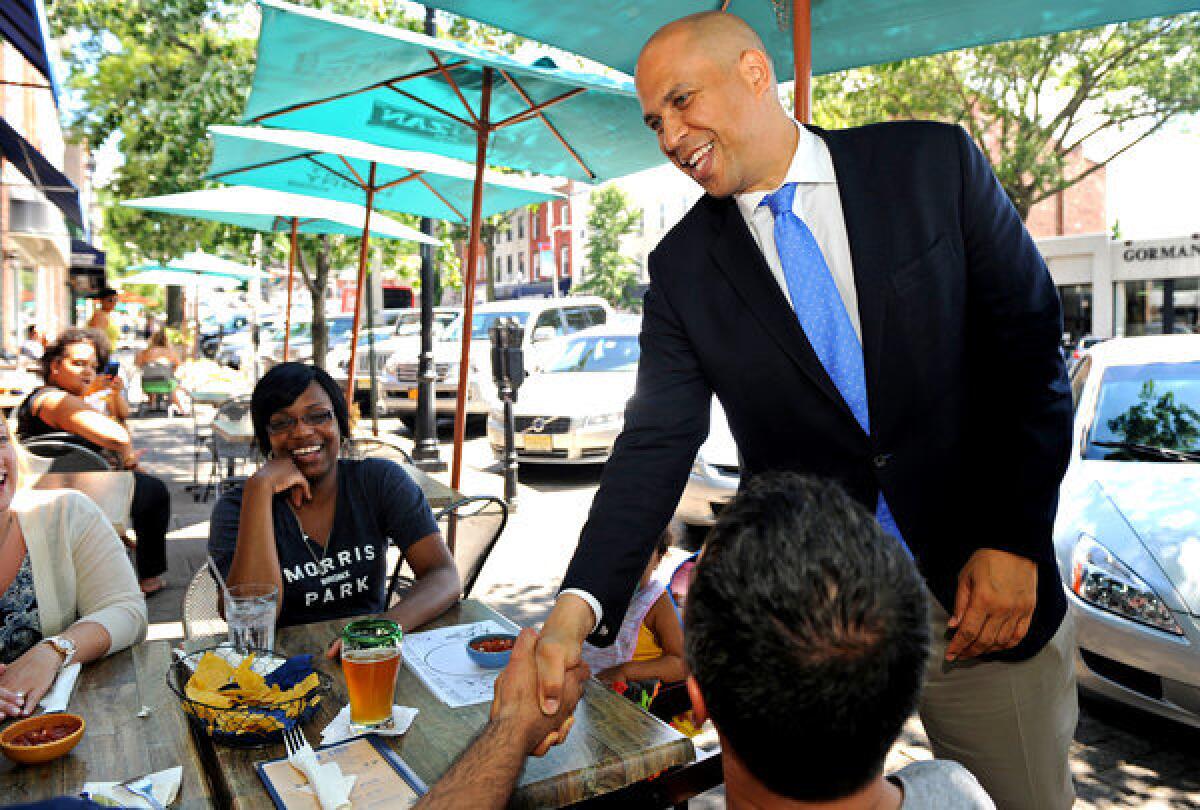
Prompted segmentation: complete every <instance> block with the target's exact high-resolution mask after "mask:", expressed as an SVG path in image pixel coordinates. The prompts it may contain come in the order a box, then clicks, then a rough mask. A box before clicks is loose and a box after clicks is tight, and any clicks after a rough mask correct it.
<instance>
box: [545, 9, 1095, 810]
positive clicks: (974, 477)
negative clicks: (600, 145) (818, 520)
mask: <svg viewBox="0 0 1200 810" xmlns="http://www.w3.org/2000/svg"><path fill="white" fill-rule="evenodd" d="M636 79H637V91H638V98H639V100H640V101H641V105H642V110H643V113H644V119H645V122H646V125H647V127H649V129H650V130H651V131H652V132H653V133H654V134H655V135H656V136H657V137H658V141H659V145H660V146H661V148H662V151H663V153H664V154H665V155H666V156H667V157H668V158H669V159H670V161H671V162H672V163H674V164H675V166H676V167H678V168H679V170H680V171H682V172H684V173H685V174H687V175H688V176H689V177H691V178H692V179H693V180H695V181H696V182H697V183H698V184H699V185H700V186H702V187H703V188H704V190H705V192H706V194H705V196H704V197H702V198H701V199H700V200H699V202H697V203H696V205H695V206H694V207H693V208H692V209H691V211H689V212H688V214H687V215H686V216H685V217H684V218H683V220H682V221H681V222H680V223H679V224H678V225H676V226H675V227H674V228H673V229H672V230H671V232H670V233H668V234H667V235H666V236H665V237H663V239H662V241H661V242H660V243H659V245H658V247H657V248H656V249H655V251H654V252H653V253H652V254H651V256H650V288H649V290H648V291H647V293H646V297H645V317H644V320H643V324H642V335H641V343H642V355H641V362H640V366H639V369H638V379H637V390H636V393H635V395H634V397H633V399H632V400H631V401H630V403H629V406H628V409H627V411H626V414H625V427H624V430H623V432H622V434H621V436H620V437H619V438H618V440H617V443H616V446H615V449H614V452H613V455H612V458H611V459H610V460H609V462H608V464H607V465H606V467H605V471H604V475H603V478H602V479H601V483H600V488H599V491H598V492H597V493H596V497H595V500H594V502H593V505H592V509H591V513H590V515H589V518H588V521H587V524H586V526H585V527H584V529H583V533H582V536H581V538H580V542H579V547H578V549H577V551H576V553H575V556H574V558H573V560H572V562H571V565H570V567H569V569H568V571H567V573H566V576H565V578H564V581H563V588H562V591H561V592H560V595H559V597H558V601H557V603H556V604H555V607H554V610H553V611H552V613H551V615H550V617H549V619H548V620H547V622H546V625H545V627H544V629H543V632H542V635H541V640H540V642H539V644H538V665H539V684H540V689H541V692H542V695H543V702H544V706H543V708H544V710H545V711H547V712H552V711H554V708H555V705H556V698H557V695H558V694H559V691H560V687H559V684H560V682H561V679H562V677H563V673H564V672H565V671H567V670H569V669H570V668H572V667H574V666H576V665H577V664H578V662H579V652H580V645H581V643H582V642H583V641H584V640H585V638H586V639H587V640H588V641H589V642H591V643H592V644H596V645H600V646H604V645H607V644H611V643H612V642H613V640H614V638H616V637H617V636H618V635H619V634H620V631H621V627H622V623H623V619H624V616H625V610H626V606H627V604H628V602H629V599H630V595H631V593H632V592H633V589H634V586H635V585H636V584H637V581H638V575H639V572H641V571H642V568H643V566H644V565H645V563H646V561H647V559H648V558H649V556H650V551H651V548H652V547H653V544H654V538H655V537H656V535H657V534H658V533H659V532H660V531H661V530H662V528H663V526H664V525H665V524H666V523H667V521H668V519H669V518H670V517H671V514H672V512H673V510H674V508H675V506H676V504H677V502H678V500H679V496H680V493H681V491H682V489H683V486H684V484H685V483H686V481H687V476H688V471H689V469H690V467H691V465H692V462H693V459H694V457H695V454H696V450H697V448H698V447H699V446H700V444H701V442H702V441H703V439H704V437H705V435H706V433H707V429H708V424H709V402H710V400H711V397H712V396H713V394H715V395H716V396H717V398H718V399H720V401H721V404H722V405H723V407H724V410H725V413H726V415H727V417H728V420H729V425H730V428H731V430H732V432H733V435H734V438H735V439H736V440H737V443H738V448H739V450H740V452H741V455H742V459H743V468H742V475H743V478H748V477H749V476H752V475H754V474H756V473H759V472H763V471H767V470H790V471H795V472H800V473H807V474H810V475H816V476H820V477H824V478H830V479H834V480H836V481H838V482H839V483H840V484H841V485H842V486H843V487H844V488H845V489H846V490H847V491H848V492H849V493H850V494H851V495H852V496H853V497H854V498H856V499H857V500H858V501H859V502H861V503H862V504H863V505H864V506H866V507H867V508H868V509H869V510H871V512H872V513H873V514H874V515H875V516H876V518H877V519H878V520H879V522H880V524H881V526H882V527H883V528H884V530H885V532H886V534H887V536H888V537H889V538H890V541H891V542H895V543H900V544H902V545H903V547H904V549H905V550H906V551H907V552H908V553H909V554H911V555H912V557H913V558H914V560H915V561H916V563H917V565H918V567H919V569H920V571H921V573H922V575H923V576H924V578H925V582H926V585H927V587H928V588H929V590H930V592H931V594H932V596H933V599H932V600H931V601H932V603H933V605H934V609H933V612H932V615H931V621H932V622H933V629H934V638H935V639H937V640H939V642H940V643H939V644H938V645H937V646H936V648H935V653H936V654H935V656H934V663H933V665H931V667H930V669H929V671H928V673H927V681H926V685H925V689H924V693H923V698H922V702H921V706H920V712H921V717H922V720H923V721H924V725H925V728H926V731H927V732H928V733H929V737H930V739H931V741H932V743H933V748H934V753H935V754H936V755H937V756H938V757H941V758H948V759H954V760H957V761H959V762H961V763H962V764H964V765H966V766H967V767H968V768H969V769H970V770H971V771H972V772H973V773H974V774H975V776H976V777H977V778H978V779H979V781H980V782H981V783H982V784H983V786H984V787H985V788H986V789H987V790H988V792H989V793H991V794H992V796H993V798H995V800H996V802H997V804H998V806H1000V807H1001V808H1029V809H1030V810H1034V809H1035V808H1036V810H1054V809H1055V808H1066V807H1069V806H1070V805H1071V803H1072V800H1073V790H1072V786H1071V777H1070V770H1069V768H1068V746H1069V743H1070V740H1071V736H1072V733H1073V731H1074V727H1075V720H1076V717H1077V712H1078V709H1077V705H1076V697H1075V685H1074V681H1073V674H1072V668H1071V660H1072V647H1073V643H1074V641H1073V635H1072V629H1071V626H1070V622H1069V620H1064V616H1065V610H1066V603H1065V598H1064V596H1063V591H1062V587H1061V585H1060V583H1059V578H1058V572H1057V570H1056V566H1055V560H1054V553H1053V547H1052V544H1051V528H1052V525H1053V521H1054V513H1055V509H1056V506H1057V497H1058V495H1057V493H1058V486H1059V482H1060V480H1061V478H1062V475H1063V473H1064V471H1065V469H1066V465H1067V460H1068V454H1069V451H1070V429H1071V399H1070V391H1069V387H1068V385H1067V379H1066V374H1065V370H1064V367H1063V361H1062V356H1061V354H1060V353H1059V350H1058V343H1059V339H1060V335H1061V334H1062V329H1061V312H1060V308H1059V302H1058V297H1057V295H1056V293H1055V290H1054V285H1053V284H1052V282H1051V279H1050V276H1049V273H1048V272H1047V270H1046V266H1045V263H1044V262H1043V260H1042V258H1041V256H1040V255H1039V254H1038V251H1037V249H1036V247H1035V246H1034V244H1033V241H1032V239H1031V238H1030V236H1029V234H1028V233H1027V232H1026V230H1025V228H1024V226H1023V224H1022V222H1021V219H1020V217H1019V216H1018V214H1017V212H1016V210H1015V209H1014V208H1013V206H1012V205H1011V203H1010V202H1009V200H1008V198H1007V196H1006V195H1005V193H1004V191H1003V189H1002V188H1001V187H1000V185H999V183H998V182H997V181H996V178H995V176H994V175H993V174H992V172H991V170H990V168H989V166H988V162H987V160H986V158H985V157H984V156H983V155H982V154H981V153H980V152H979V150H978V149H977V148H976V147H975V145H974V144H973V143H972V141H971V140H970V138H969V137H968V136H967V135H966V133H965V132H963V130H962V129H961V128H959V127H954V126H947V125H942V124H935V123H926V122H905V123H890V124H878V125H874V126H869V127H862V128H859V129H852V130H844V131H837V132H833V131H823V130H821V129H818V128H816V127H807V126H799V125H797V124H796V123H795V122H794V121H793V120H792V119H791V117H790V116H789V115H788V113H787V112H786V111H785V110H784V109H783V107H782V105H781V104H780V102H779V97H778V91H777V87H776V83H775V76H774V72H773V67H772V64H771V61H770V58H769V57H768V56H767V54H766V53H765V51H764V49H763V46H762V44H761V42H760V41H759V39H758V37H757V36H756V35H755V34H754V32H753V31H752V30H750V29H749V27H747V26H746V25H745V24H744V23H742V22H741V21H740V20H738V19H737V18H736V17H733V16H731V15H727V14H721V13H708V14H701V15H695V16H691V17H687V18H684V19H682V20H679V21H676V22H674V23H672V24H670V25H668V26H666V27H665V28H663V29H662V30H660V31H659V32H657V33H656V34H655V35H654V36H653V37H652V38H651V40H650V42H648V43H647V44H646V46H645V48H644V49H643V51H642V53H641V56H640V58H639V60H638V65H637V74H636ZM770 620H771V619H770V617H769V616H764V617H763V621H764V622H769V621H770ZM749 643H750V641H749V640H748V644H749ZM731 654H737V652H736V651H731ZM767 699H769V696H767ZM797 733H803V730H802V729H798V730H797Z"/></svg>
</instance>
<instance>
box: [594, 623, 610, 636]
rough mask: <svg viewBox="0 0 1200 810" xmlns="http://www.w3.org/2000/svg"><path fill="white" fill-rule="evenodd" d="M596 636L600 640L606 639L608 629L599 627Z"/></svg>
mask: <svg viewBox="0 0 1200 810" xmlns="http://www.w3.org/2000/svg"><path fill="white" fill-rule="evenodd" d="M596 635H598V636H600V638H607V637H608V628H607V627H605V626H603V625H601V626H600V627H598V628H596Z"/></svg>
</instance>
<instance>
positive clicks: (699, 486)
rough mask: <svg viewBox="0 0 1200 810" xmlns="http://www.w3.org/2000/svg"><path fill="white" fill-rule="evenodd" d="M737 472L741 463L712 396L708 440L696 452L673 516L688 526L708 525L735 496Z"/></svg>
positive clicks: (739, 475)
mask: <svg viewBox="0 0 1200 810" xmlns="http://www.w3.org/2000/svg"><path fill="white" fill-rule="evenodd" d="M741 473H742V471H741V460H740V459H739V458H738V450H737V445H736V444H735V443H734V441H733V434H731V433H730V432H729V423H728V422H727V421H726V420H725V411H724V409H722V408H721V403H720V402H718V401H717V399H716V397H713V401H712V412H711V417H710V420H709V426H708V438H707V439H705V440H704V444H702V445H700V450H699V451H698V452H697V453H696V460H695V461H694V462H693V463H692V469H691V472H689V473H688V480H687V485H686V486H684V488H683V496H682V497H681V498H680V499H679V506H677V507H676V508H675V516H676V517H677V518H679V519H680V520H682V521H683V522H684V523H685V524H687V525H688V526H712V525H713V524H714V523H716V522H717V516H718V515H720V514H721V510H722V509H724V508H725V505H726V504H727V503H729V502H730V501H731V500H733V496H734V495H736V494H737V489H738V483H739V482H740V481H741Z"/></svg>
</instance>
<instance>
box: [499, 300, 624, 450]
mask: <svg viewBox="0 0 1200 810" xmlns="http://www.w3.org/2000/svg"><path fill="white" fill-rule="evenodd" d="M639 328H640V327H639V326H638V325H637V323H630V324H627V325H625V326H622V325H619V324H616V325H606V326H597V327H594V328H591V329H585V330H583V331H581V332H577V333H576V334H574V335H572V336H570V337H567V338H562V339H560V340H559V341H558V343H557V345H556V346H554V347H553V348H554V349H556V350H557V351H554V352H552V353H550V354H549V359H548V360H547V361H546V362H545V364H544V365H543V367H542V370H541V372H540V373H537V374H533V375H531V376H530V377H529V378H528V379H526V380H525V382H524V384H523V385H522V386H521V388H520V390H519V392H518V397H517V402H516V403H515V404H514V406H513V423H514V430H515V445H516V450H517V459H518V460H520V461H524V462H556V463H560V464H571V463H575V464H578V463H595V462H600V461H605V460H606V459H607V458H608V457H609V455H611V454H612V447H613V442H614V441H616V438H617V434H619V433H620V432H621V428H622V427H624V425H625V405H626V403H627V402H628V401H629V398H630V397H631V396H633V389H634V384H635V382H636V378H637V364H638V358H639V357H640V355H641V350H640V348H639V346H638V331H639ZM502 420H503V411H501V410H500V409H499V408H498V407H495V406H494V407H493V408H492V410H490V411H489V413H488V422H487V433H488V441H489V442H490V443H491V446H492V452H493V453H494V454H495V456H496V458H503V457H504V423H503V421H502Z"/></svg>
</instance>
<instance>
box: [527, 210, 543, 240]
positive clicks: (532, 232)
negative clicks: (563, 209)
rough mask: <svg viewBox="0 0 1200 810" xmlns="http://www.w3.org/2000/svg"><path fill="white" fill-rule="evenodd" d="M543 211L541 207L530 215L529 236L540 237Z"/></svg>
mask: <svg viewBox="0 0 1200 810" xmlns="http://www.w3.org/2000/svg"><path fill="white" fill-rule="evenodd" d="M541 218H542V212H541V209H540V208H539V209H538V210H537V211H535V212H534V213H532V214H530V215H529V236H530V238H532V239H537V238H538V233H539V232H540V231H541V227H540V225H541V222H540V220H541Z"/></svg>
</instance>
